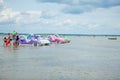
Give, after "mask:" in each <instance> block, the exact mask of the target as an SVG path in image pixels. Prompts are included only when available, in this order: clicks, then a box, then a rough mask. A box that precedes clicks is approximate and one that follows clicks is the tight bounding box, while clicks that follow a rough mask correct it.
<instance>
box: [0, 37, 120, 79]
mask: <svg viewBox="0 0 120 80" xmlns="http://www.w3.org/2000/svg"><path fill="white" fill-rule="evenodd" d="M2 37H3V36H0V41H1V42H0V80H120V37H117V40H108V37H69V38H70V39H71V43H67V44H51V45H50V46H42V47H41V46H39V47H34V46H30V45H28V46H25V45H20V46H19V47H4V46H2Z"/></svg>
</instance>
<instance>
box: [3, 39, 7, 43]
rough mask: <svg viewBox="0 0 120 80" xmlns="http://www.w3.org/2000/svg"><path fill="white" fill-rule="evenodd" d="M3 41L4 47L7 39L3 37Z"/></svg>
mask: <svg viewBox="0 0 120 80" xmlns="http://www.w3.org/2000/svg"><path fill="white" fill-rule="evenodd" d="M3 41H4V45H6V42H7V38H6V37H4V39H3Z"/></svg>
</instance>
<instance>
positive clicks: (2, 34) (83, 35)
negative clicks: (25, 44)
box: [0, 33, 120, 37]
mask: <svg viewBox="0 0 120 80" xmlns="http://www.w3.org/2000/svg"><path fill="white" fill-rule="evenodd" d="M7 34H8V33H0V35H7ZM19 34H20V35H27V34H29V33H19ZM35 34H36V35H51V34H55V33H35ZM58 35H61V36H106V37H107V36H115V37H117V36H120V34H59V33H58Z"/></svg>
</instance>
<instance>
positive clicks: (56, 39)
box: [48, 35, 66, 43]
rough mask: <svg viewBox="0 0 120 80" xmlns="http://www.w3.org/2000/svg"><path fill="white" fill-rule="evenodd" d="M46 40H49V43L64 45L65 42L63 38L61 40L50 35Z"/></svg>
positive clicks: (56, 36)
mask: <svg viewBox="0 0 120 80" xmlns="http://www.w3.org/2000/svg"><path fill="white" fill-rule="evenodd" d="M48 38H49V39H50V40H51V42H57V43H65V42H66V41H65V39H64V38H62V37H60V36H58V35H50V36H49V37H48Z"/></svg>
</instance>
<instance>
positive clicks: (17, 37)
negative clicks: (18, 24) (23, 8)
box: [13, 32, 19, 46]
mask: <svg viewBox="0 0 120 80" xmlns="http://www.w3.org/2000/svg"><path fill="white" fill-rule="evenodd" d="M13 45H14V46H18V45H19V35H18V33H17V32H16V34H15V35H14V42H13Z"/></svg>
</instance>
